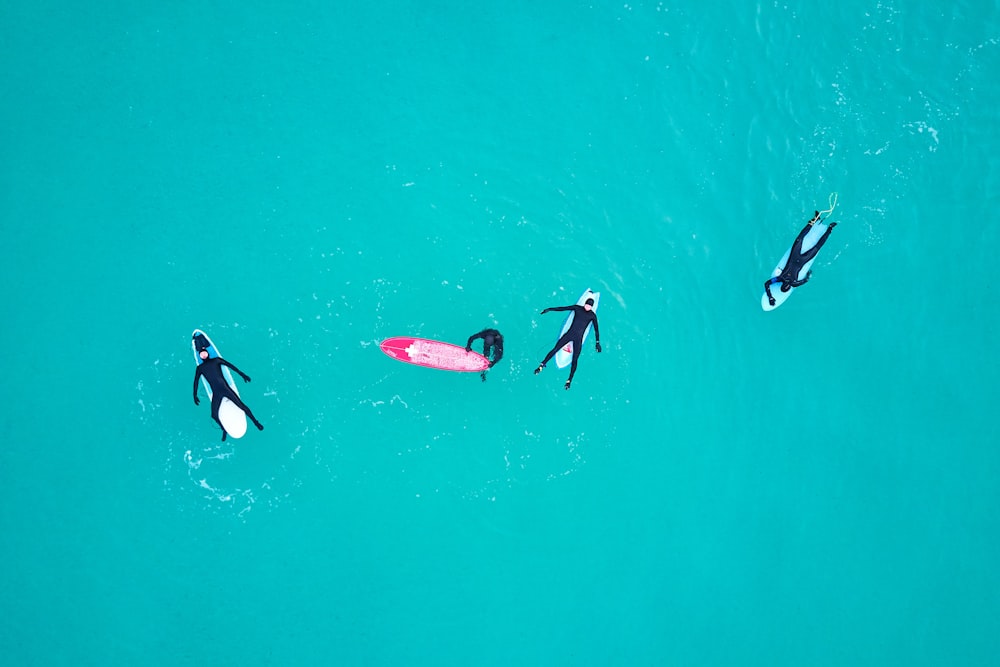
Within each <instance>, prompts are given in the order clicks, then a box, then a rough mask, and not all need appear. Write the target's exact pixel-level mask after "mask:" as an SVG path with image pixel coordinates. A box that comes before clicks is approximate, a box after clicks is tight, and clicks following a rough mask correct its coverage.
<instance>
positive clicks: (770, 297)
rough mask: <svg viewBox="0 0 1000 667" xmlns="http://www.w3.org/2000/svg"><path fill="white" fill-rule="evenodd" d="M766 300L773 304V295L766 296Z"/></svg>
mask: <svg viewBox="0 0 1000 667" xmlns="http://www.w3.org/2000/svg"><path fill="white" fill-rule="evenodd" d="M767 302H768V303H769V304H771V305H772V306H773V305H774V297H773V296H769V297H767Z"/></svg>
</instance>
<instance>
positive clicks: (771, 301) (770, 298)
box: [764, 278, 774, 306]
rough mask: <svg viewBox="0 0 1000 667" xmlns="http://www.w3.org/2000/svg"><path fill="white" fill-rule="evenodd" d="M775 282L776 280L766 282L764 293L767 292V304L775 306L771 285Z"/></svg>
mask: <svg viewBox="0 0 1000 667" xmlns="http://www.w3.org/2000/svg"><path fill="white" fill-rule="evenodd" d="M773 282H774V278H768V279H767V280H765V281H764V291H765V292H767V302H768V303H769V304H771V305H772V306H773V305H774V297H773V296H771V284H772V283H773Z"/></svg>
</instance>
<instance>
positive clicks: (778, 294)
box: [760, 222, 827, 311]
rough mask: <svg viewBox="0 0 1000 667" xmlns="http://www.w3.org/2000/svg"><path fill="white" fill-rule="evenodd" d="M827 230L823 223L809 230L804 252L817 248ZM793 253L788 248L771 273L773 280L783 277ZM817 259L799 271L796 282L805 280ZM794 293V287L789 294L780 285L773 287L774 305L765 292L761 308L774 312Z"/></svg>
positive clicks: (761, 297)
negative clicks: (789, 257) (790, 255)
mask: <svg viewBox="0 0 1000 667" xmlns="http://www.w3.org/2000/svg"><path fill="white" fill-rule="evenodd" d="M826 228H827V225H826V223H823V222H817V223H816V224H815V225H813V226H812V229H810V230H809V233H807V234H806V235H805V238H803V239H802V251H803V252H805V251H807V250H809V249H810V248H812V247H813V246H815V245H816V243H817V242H818V241H819V240H820V238H822V236H823V233H824V232H826ZM793 243H794V241H793ZM791 252H792V246H788V250H786V251H785V254H784V255H782V256H781V261H780V262H778V266H776V267H774V271H772V272H771V277H772V278H776V277H778V276H780V275H781V272H782V271H783V270H784V268H785V264H786V263H787V262H788V255H789V254H790V253H791ZM816 257H819V255H816ZM816 257H813V258H812V259H810V260H809V261H808V262H806V263H805V264H804V265H803V267H802V269H801V270H800V271H799V275H797V276H795V279H796V280H802V279H803V278H805V276H806V274H807V273H809V268H810V267H812V265H813V262H815V261H816ZM794 291H795V288H794V287H792V288H791V289H789V290H788V291H787V292H782V291H781V285H779V284H774V285H771V296H773V297H774V305H773V306H772V305H771V304H770V303H769V302H768V300H767V290H764V293H763V294H761V296H760V307H761V308H763V309H764V310H765V311H770V310H774V309H775V308H777V307H778V306H780V305H781V304H783V303H784V302H785V301H787V300H788V297H790V296H791V295H792V292H794Z"/></svg>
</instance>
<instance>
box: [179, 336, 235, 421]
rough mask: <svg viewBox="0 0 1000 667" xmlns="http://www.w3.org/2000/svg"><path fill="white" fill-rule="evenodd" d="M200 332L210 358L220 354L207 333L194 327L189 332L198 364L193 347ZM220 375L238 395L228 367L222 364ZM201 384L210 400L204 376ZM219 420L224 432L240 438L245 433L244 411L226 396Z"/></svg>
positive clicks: (196, 360)
mask: <svg viewBox="0 0 1000 667" xmlns="http://www.w3.org/2000/svg"><path fill="white" fill-rule="evenodd" d="M198 334H201V335H202V336H204V337H205V339H206V340H207V341H208V343H209V347H208V355H209V358H210V359H214V358H215V357H219V356H222V355H220V354H219V348H217V347H216V346H215V343H213V342H212V339H211V338H209V337H208V334H207V333H205V332H204V331H202V330H201V329H195V330H194V332H192V334H191V350H192V351H193V352H194V360H195V363H197V364H198V365H199V366H200V365H201V357H199V356H198V350H196V349H195V345H194V337H195V336H197V335H198ZM222 375H223V377H225V378H226V384H228V385H229V386H230V387H231V388H232V390H233V392H234V393H235V394H236V395H237V396H239V395H240V390H239V389H237V388H236V382H235V381H233V374H232V373H230V372H229V369H228V368H226V367H225V366H223V368H222ZM201 386H202V387H204V388H205V393H206V394H208V400H209V401H211V400H212V387H211V386H210V385H209V384H208V380H206V379H205V378H204V377H203V378H201ZM219 421H221V422H222V428H224V429H226V433H227V434H229V435H230V436H231V437H233V438H242V437H243V436H244V435H246V433H247V416H246V413H245V412H243V411H242V410H240V408H239V406H237V405H236V404H235V403H233V402H232V401H230V400H229V399H228V398H223V399H222V403H221V404H220V405H219Z"/></svg>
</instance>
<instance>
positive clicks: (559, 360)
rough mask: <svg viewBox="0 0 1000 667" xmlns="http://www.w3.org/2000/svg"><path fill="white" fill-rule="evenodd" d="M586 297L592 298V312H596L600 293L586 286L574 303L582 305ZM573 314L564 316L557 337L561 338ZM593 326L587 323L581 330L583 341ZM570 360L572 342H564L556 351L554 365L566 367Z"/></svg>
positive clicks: (567, 329) (571, 359) (567, 328)
mask: <svg viewBox="0 0 1000 667" xmlns="http://www.w3.org/2000/svg"><path fill="white" fill-rule="evenodd" d="M587 299H593V300H594V312H595V313H596V312H597V306H599V305H600V303H601V293H600V292H591V291H590V288H587V290H586V291H585V292H584V293H583V294H581V295H580V298H579V299H577V301H576V305H578V306H582V305H583V304H584V302H585V301H586V300H587ZM573 316H574V314H573V313H570V314H569V315H567V316H566V321H565V322H563V326H562V329H561V330H560V331H559V338H562V335H563V334H564V333H566V332H567V331H569V325H570V323H572V321H573ZM593 328H594V325H593V324H588V325H587V330H586V331H584V332H583V342H584V343H586V342H587V337H588V336H590V331H591V329H593ZM559 338H556V340H559ZM571 361H573V343H566V344H565V345H563V346H562V347H561V348H559V351H558V352H556V367H557V368H566V367H567V366H569V364H570V362H571Z"/></svg>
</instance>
